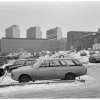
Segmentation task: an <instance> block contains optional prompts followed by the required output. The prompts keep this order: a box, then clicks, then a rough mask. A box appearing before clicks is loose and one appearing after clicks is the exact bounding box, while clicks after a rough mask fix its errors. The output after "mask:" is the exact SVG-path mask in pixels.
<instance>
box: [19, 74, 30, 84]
mask: <svg viewBox="0 0 100 100" xmlns="http://www.w3.org/2000/svg"><path fill="white" fill-rule="evenodd" d="M30 80H31V78H30V76H28V75H21V76H20V77H19V83H26V82H29V81H30Z"/></svg>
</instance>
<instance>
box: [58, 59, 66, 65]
mask: <svg viewBox="0 0 100 100" xmlns="http://www.w3.org/2000/svg"><path fill="white" fill-rule="evenodd" d="M59 63H60V64H61V65H62V66H65V65H67V64H66V62H65V61H64V60H59Z"/></svg>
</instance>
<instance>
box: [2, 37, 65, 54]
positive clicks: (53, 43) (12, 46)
mask: <svg viewBox="0 0 100 100" xmlns="http://www.w3.org/2000/svg"><path fill="white" fill-rule="evenodd" d="M60 43H61V42H60V41H57V40H47V39H36V40H35V39H21V38H18V39H17V38H15V39H1V52H2V53H11V52H19V51H20V50H21V49H24V50H27V51H29V52H33V51H44V50H45V51H48V50H49V51H59V50H60V48H61V50H63V49H64V50H65V49H66V46H65V44H63V46H62V43H61V44H60ZM61 46H62V47H61ZM62 48H63V49H62Z"/></svg>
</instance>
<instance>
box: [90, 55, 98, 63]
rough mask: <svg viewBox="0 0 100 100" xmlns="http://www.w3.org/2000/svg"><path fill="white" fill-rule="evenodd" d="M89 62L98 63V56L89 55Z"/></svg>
mask: <svg viewBox="0 0 100 100" xmlns="http://www.w3.org/2000/svg"><path fill="white" fill-rule="evenodd" d="M89 62H91V63H100V54H92V55H90V57H89Z"/></svg>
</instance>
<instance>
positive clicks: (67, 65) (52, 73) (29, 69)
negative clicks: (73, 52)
mask: <svg viewBox="0 0 100 100" xmlns="http://www.w3.org/2000/svg"><path fill="white" fill-rule="evenodd" d="M86 73H87V69H86V68H85V66H83V65H82V64H81V63H80V62H79V61H78V60H77V59H71V58H69V59H65V58H52V59H45V60H40V61H37V62H36V63H35V64H34V65H33V66H26V67H20V68H17V69H15V70H12V71H11V77H12V79H14V80H16V81H19V82H29V81H33V82H34V81H35V80H47V79H66V80H75V77H79V76H82V75H85V74H86Z"/></svg>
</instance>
